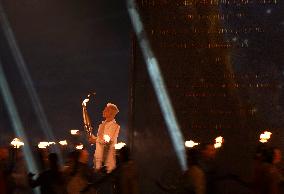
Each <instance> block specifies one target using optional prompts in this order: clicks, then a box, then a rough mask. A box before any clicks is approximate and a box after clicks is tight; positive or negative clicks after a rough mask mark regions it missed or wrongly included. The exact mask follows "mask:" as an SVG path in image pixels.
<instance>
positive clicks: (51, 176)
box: [29, 153, 66, 194]
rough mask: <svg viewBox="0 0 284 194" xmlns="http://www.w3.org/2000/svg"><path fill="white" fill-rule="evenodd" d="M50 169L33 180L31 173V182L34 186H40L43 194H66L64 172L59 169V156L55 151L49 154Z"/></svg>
mask: <svg viewBox="0 0 284 194" xmlns="http://www.w3.org/2000/svg"><path fill="white" fill-rule="evenodd" d="M48 162H49V169H47V170H45V171H43V172H42V173H40V174H39V176H38V178H37V179H35V180H33V179H32V176H33V174H31V173H30V174H29V183H30V186H31V187H32V188H34V187H37V186H40V190H41V194H65V193H66V186H65V181H64V178H63V175H62V173H61V172H60V170H59V165H58V156H57V154H55V153H51V154H49V155H48Z"/></svg>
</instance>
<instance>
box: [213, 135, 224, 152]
mask: <svg viewBox="0 0 284 194" xmlns="http://www.w3.org/2000/svg"><path fill="white" fill-rule="evenodd" d="M223 142H224V138H223V137H222V136H219V137H216V138H215V144H214V148H216V149H217V148H220V147H222V144H223Z"/></svg>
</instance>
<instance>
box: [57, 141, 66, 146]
mask: <svg viewBox="0 0 284 194" xmlns="http://www.w3.org/2000/svg"><path fill="white" fill-rule="evenodd" d="M59 144H60V145H62V146H65V145H68V143H67V141H66V140H63V141H59Z"/></svg>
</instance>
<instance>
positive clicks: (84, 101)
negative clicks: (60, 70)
mask: <svg viewBox="0 0 284 194" xmlns="http://www.w3.org/2000/svg"><path fill="white" fill-rule="evenodd" d="M88 97H89V95H88ZM89 101H90V99H89V98H86V99H85V100H83V102H82V105H83V106H87V102H89Z"/></svg>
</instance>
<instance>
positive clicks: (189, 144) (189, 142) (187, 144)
mask: <svg viewBox="0 0 284 194" xmlns="http://www.w3.org/2000/svg"><path fill="white" fill-rule="evenodd" d="M184 145H185V147H188V148H193V147H194V146H197V145H199V143H196V142H194V141H192V140H190V141H186V142H185V143H184Z"/></svg>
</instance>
